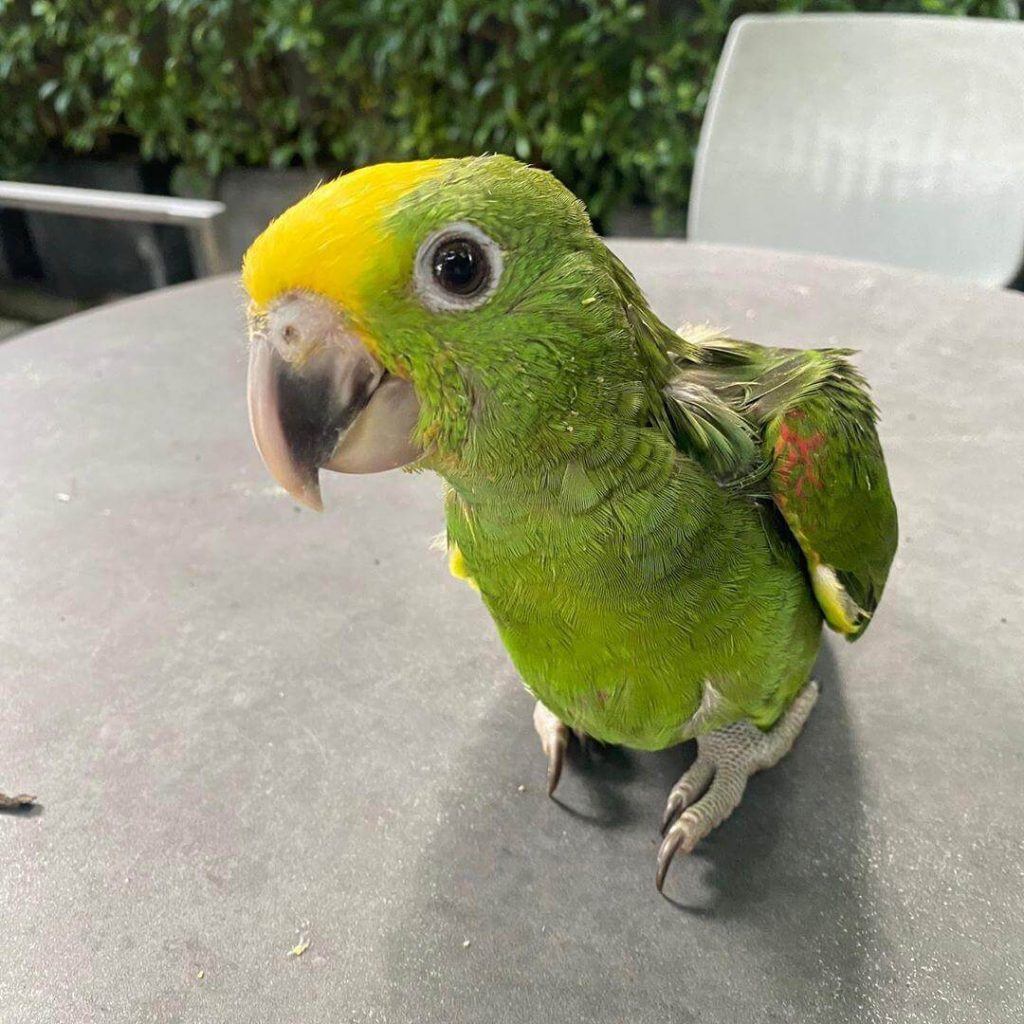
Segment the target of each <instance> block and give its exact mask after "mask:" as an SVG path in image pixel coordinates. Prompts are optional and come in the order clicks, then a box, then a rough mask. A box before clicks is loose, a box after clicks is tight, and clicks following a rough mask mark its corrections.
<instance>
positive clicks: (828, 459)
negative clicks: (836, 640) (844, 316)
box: [667, 328, 897, 640]
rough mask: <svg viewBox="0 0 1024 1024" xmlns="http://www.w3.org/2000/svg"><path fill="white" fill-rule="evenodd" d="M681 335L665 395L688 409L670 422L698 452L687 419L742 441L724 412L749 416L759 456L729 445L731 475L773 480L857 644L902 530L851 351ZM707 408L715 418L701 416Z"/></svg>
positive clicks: (832, 615) (829, 616) (827, 605)
mask: <svg viewBox="0 0 1024 1024" xmlns="http://www.w3.org/2000/svg"><path fill="white" fill-rule="evenodd" d="M680 335H681V337H682V339H683V342H684V345H683V346H681V348H680V354H679V356H678V358H677V368H678V371H679V375H678V377H677V379H676V380H675V381H673V382H672V384H671V385H670V386H669V388H668V389H667V395H668V396H669V398H670V399H671V400H672V401H673V402H674V403H675V404H677V405H682V406H683V407H684V408H685V414H684V415H682V416H677V417H676V419H675V420H674V423H675V425H676V427H677V430H678V429H679V428H680V427H682V428H684V429H686V430H687V433H688V434H689V436H690V440H689V441H688V446H689V447H690V448H691V449H693V450H695V452H696V453H697V454H698V455H699V451H698V449H699V447H700V432H699V431H698V432H697V434H696V435H694V434H693V432H692V429H690V428H688V427H687V420H688V419H697V420H698V421H699V425H700V426H701V427H702V428H703V430H704V432H705V433H707V430H708V428H707V426H706V424H707V421H708V420H710V421H711V422H712V424H714V423H718V422H720V421H722V419H723V417H724V418H725V419H726V421H727V422H728V423H730V424H731V425H732V429H733V432H734V433H736V432H737V431H738V430H739V428H737V427H736V426H735V424H734V423H733V422H732V421H731V420H729V419H728V416H727V415H726V413H731V414H733V415H735V416H739V417H741V418H742V420H743V421H744V422H745V424H746V425H747V427H748V429H749V430H750V431H751V434H752V436H753V437H754V440H755V445H756V455H755V457H754V458H753V460H748V461H747V463H746V469H742V468H741V459H740V457H739V454H738V453H739V449H738V448H737V447H736V446H735V445H732V446H730V451H732V452H734V453H736V458H735V460H734V462H733V464H732V465H731V467H730V468H731V478H732V479H733V480H739V481H741V482H742V481H762V490H763V489H764V487H763V484H764V483H765V482H766V484H767V488H766V489H767V494H768V496H770V498H771V499H772V500H773V501H774V503H775V505H776V506H777V507H778V509H779V511H780V512H781V513H782V516H783V518H784V519H785V522H786V524H787V526H788V527H789V529H790V531H791V533H792V534H793V536H794V537H795V538H796V541H797V543H798V544H799V545H800V548H801V549H802V550H803V553H804V556H805V558H806V559H807V567H808V571H809V573H810V578H811V584H812V586H813V588H814V594H815V597H816V598H817V600H818V604H819V605H820V606H821V609H822V612H823V613H824V615H825V619H826V621H827V622H828V623H829V625H830V626H831V627H832V628H833V629H835V630H837V631H838V632H840V633H843V634H845V635H846V636H847V637H848V638H849V639H851V640H852V639H855V638H856V637H858V636H859V635H860V634H861V633H862V632H864V630H865V629H866V628H867V626H868V623H869V622H870V620H871V615H872V613H873V612H874V610H875V608H876V607H877V606H878V602H879V600H880V599H881V597H882V590H883V588H884V587H885V581H886V577H887V576H888V573H889V566H890V564H891V563H892V559H893V556H894V554H895V552H896V543H897V522H896V507H895V505H894V504H893V500H892V493H891V491H890V489H889V478H888V475H887V473H886V469H885V460H884V458H883V456H882V448H881V445H880V444H879V441H878V434H877V432H876V429H875V423H876V419H877V412H876V410H875V406H874V403H873V402H872V401H871V398H870V396H869V395H868V390H867V385H866V383H865V382H864V379H863V378H862V377H861V376H860V374H859V373H858V372H857V371H856V370H855V369H854V368H853V366H852V365H851V364H850V363H849V362H848V361H847V359H846V357H847V356H849V355H850V354H851V353H850V351H849V350H846V349H821V350H810V351H803V350H797V349H779V348H763V347H761V346H759V345H753V344H750V343H748V342H739V341H734V340H732V339H729V338H723V337H720V336H717V335H712V334H709V333H708V332H706V331H703V332H702V331H697V332H694V331H693V330H687V329H686V328H683V329H681V331H680ZM693 396H697V397H700V398H703V403H701V402H695V401H694V398H693ZM712 400H713V401H712ZM708 405H711V407H712V410H713V414H708V413H705V412H703V411H702V410H703V408H704V407H706V406H708ZM722 410H726V413H723V411H722ZM694 436H696V437H697V441H696V442H695V441H694V440H693V437H694ZM717 461H718V464H719V465H721V464H723V460H722V459H721V458H720V457H719V458H718V460H717ZM705 464H706V465H708V468H709V470H711V471H715V470H714V467H713V465H712V464H711V463H710V462H708V461H707V460H705ZM719 475H720V478H722V476H721V474H719ZM723 482H727V481H725V480H723Z"/></svg>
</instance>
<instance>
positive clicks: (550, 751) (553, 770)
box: [533, 701, 569, 796]
mask: <svg viewBox="0 0 1024 1024" xmlns="http://www.w3.org/2000/svg"><path fill="white" fill-rule="evenodd" d="M533 727H534V729H536V730H537V735H538V736H539V737H540V745H541V749H542V750H543V751H544V753H545V754H547V755H548V796H552V795H553V794H554V792H555V787H556V786H557V785H558V780H559V779H560V778H561V777H562V765H563V763H564V762H565V751H566V748H567V747H568V746H569V727H568V726H567V725H566V724H565V722H563V721H562V720H561V719H560V718H558V716H557V715H555V713H554V712H553V711H548V709H547V708H546V707H544V705H543V704H541V702H540V701H537V706H536V707H535V708H534V709H533Z"/></svg>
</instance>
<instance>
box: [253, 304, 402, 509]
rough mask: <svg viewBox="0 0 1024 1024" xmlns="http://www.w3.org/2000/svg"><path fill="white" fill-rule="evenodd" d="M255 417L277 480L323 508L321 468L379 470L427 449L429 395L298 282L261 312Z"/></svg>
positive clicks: (256, 331)
mask: <svg viewBox="0 0 1024 1024" xmlns="http://www.w3.org/2000/svg"><path fill="white" fill-rule="evenodd" d="M251 333H252V348H251V351H250V354H249V421H250V423H251V424H252V433H253V437H254V438H255V439H256V447H257V448H258V449H259V451H260V455H262V456H263V461H264V463H266V466H267V469H268V470H270V473H271V475H272V476H273V477H274V479H275V480H277V482H278V483H279V484H280V485H281V486H282V487H283V488H284V489H285V490H286V491H288V493H289V494H291V495H292V497H294V498H295V499H296V500H298V501H300V502H302V503H303V504H304V505H308V506H309V507H310V508H313V509H317V510H319V509H321V508H322V507H323V503H322V501H321V499H320V480H319V471H320V470H321V469H333V470H337V471H339V472H342V473H377V472H381V471H382V470H385V469H395V468H396V467H398V466H404V465H407V464H408V463H410V462H413V461H414V460H415V459H417V458H419V456H420V455H421V454H422V450H421V449H420V448H419V447H418V446H417V445H416V444H415V443H414V442H413V440H412V432H413V430H414V428H415V426H416V422H417V419H418V417H419V400H418V399H417V397H416V392H415V391H414V390H413V387H412V385H411V384H410V383H409V382H408V381H406V380H403V379H401V378H399V377H394V376H391V375H390V374H389V373H388V372H387V371H386V370H385V369H384V367H382V366H381V365H380V363H379V362H378V361H377V360H376V359H375V358H374V357H373V355H371V353H370V352H369V350H368V349H367V348H366V346H365V345H364V344H363V343H362V342H361V341H360V340H359V337H358V336H357V335H356V333H355V332H354V331H353V330H352V328H351V327H350V326H349V325H348V323H347V320H346V317H345V314H344V311H343V310H342V309H341V308H340V307H339V306H338V305H337V304H336V303H334V302H332V301H331V300H330V299H327V298H325V297H324V296H322V295H316V294H314V293H311V292H290V293H288V294H286V295H283V296H281V297H280V298H278V299H276V300H275V301H274V302H273V303H271V305H270V306H269V308H268V309H267V310H265V311H264V312H261V313H260V314H258V315H257V316H255V317H254V318H253V321H252V325H251Z"/></svg>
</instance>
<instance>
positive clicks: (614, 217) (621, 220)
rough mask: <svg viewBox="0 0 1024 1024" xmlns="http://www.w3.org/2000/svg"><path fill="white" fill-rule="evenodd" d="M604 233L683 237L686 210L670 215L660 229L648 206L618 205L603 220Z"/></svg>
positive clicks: (640, 236)
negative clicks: (656, 225)
mask: <svg viewBox="0 0 1024 1024" xmlns="http://www.w3.org/2000/svg"><path fill="white" fill-rule="evenodd" d="M605 229H606V230H605V232H604V233H605V234H606V235H608V236H609V237H615V236H618V237H626V238H683V237H684V236H685V235H686V211H685V210H680V211H679V213H678V215H674V216H670V217H669V218H668V223H666V224H665V225H664V228H663V229H662V230H658V228H657V227H655V224H654V217H653V213H652V209H651V207H649V206H620V207H619V208H618V209H617V210H613V211H612V213H611V215H610V216H609V217H608V218H607V219H606V221H605Z"/></svg>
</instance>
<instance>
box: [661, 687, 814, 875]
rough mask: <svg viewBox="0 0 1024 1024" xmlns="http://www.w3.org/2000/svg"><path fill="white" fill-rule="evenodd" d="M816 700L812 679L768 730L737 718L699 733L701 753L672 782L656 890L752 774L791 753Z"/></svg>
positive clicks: (730, 807)
mask: <svg viewBox="0 0 1024 1024" xmlns="http://www.w3.org/2000/svg"><path fill="white" fill-rule="evenodd" d="M817 699H818V684H817V683H816V682H814V681H813V680H812V681H811V682H809V683H808V684H807V685H806V686H805V687H804V688H803V689H802V690H801V691H800V693H799V694H798V695H797V697H796V699H795V700H794V701H793V703H792V704H790V706H789V708H788V709H787V710H786V713H785V714H784V715H783V716H782V718H780V719H779V721H778V722H776V723H775V725H774V726H773V727H772V728H771V729H770V730H768V731H767V732H762V731H761V730H760V729H758V728H757V726H755V725H753V724H751V723H750V722H733V723H732V724H730V725H726V726H724V727H723V728H721V729H716V730H715V731H714V732H712V733H708V735H707V736H699V737H698V738H697V758H696V760H695V761H694V762H693V764H692V765H690V767H689V768H687V770H686V771H685V772H684V773H683V775H682V777H681V778H680V779H679V781H678V782H677V783H676V784H675V785H674V786H673V787H672V792H671V793H669V797H668V803H667V804H666V806H665V814H664V816H663V817H662V822H661V829H662V832H664V833H665V838H664V839H663V840H662V843H661V848H660V849H659V850H658V870H657V874H656V875H655V885H657V887H658V892H661V891H662V886H663V885H664V884H665V875H666V874H667V873H668V868H669V865H670V864H671V863H672V859H673V858H674V857H675V855H676V854H677V853H679V852H682V853H690V851H691V850H693V848H694V847H695V846H696V845H697V843H698V842H700V840H701V839H703V838H704V837H705V836H706V835H707V834H708V833H709V832H710V831H711V830H712V829H714V828H716V827H717V826H718V825H720V824H721V823H722V822H723V821H725V819H726V818H728V817H729V815H730V814H732V812H733V811H734V810H735V809H736V808H737V807H738V806H739V803H740V800H742V799H743V791H744V790H745V789H746V787H747V779H749V778H750V776H751V775H753V774H754V773H755V772H759V771H762V770H763V769H765V768H771V767H772V765H774V764H777V763H778V762H779V761H780V760H782V758H783V757H785V755H786V754H787V753H789V750H790V748H791V747H792V746H793V743H794V741H795V740H796V738H797V736H799V735H800V731H801V729H803V727H804V723H805V722H806V721H807V716H808V715H809V714H810V713H811V708H813V707H814V703H815V701H816V700H817ZM702 793H703V794H704V795H703V796H701V794H702ZM698 798H699V799H698ZM666 829H667V830H668V831H666Z"/></svg>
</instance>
